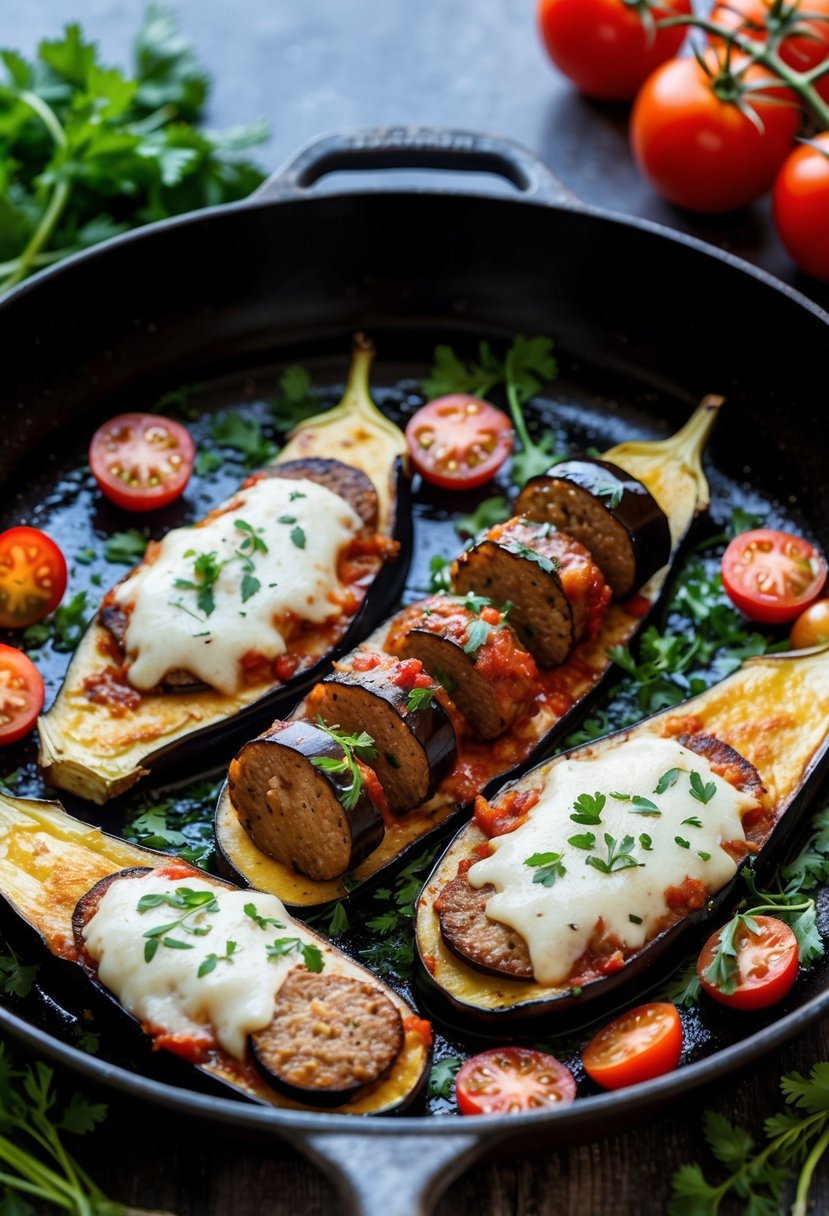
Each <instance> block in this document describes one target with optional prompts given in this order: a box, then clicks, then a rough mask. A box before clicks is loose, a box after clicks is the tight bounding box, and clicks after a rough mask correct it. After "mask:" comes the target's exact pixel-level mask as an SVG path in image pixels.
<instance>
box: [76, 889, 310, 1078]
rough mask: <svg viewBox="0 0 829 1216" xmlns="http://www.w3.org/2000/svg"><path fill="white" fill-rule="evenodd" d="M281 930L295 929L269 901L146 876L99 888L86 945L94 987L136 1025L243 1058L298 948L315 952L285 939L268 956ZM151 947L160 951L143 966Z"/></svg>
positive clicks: (297, 959)
mask: <svg viewBox="0 0 829 1216" xmlns="http://www.w3.org/2000/svg"><path fill="white" fill-rule="evenodd" d="M181 891H184V892H186V895H184V896H183V897H178V895H177V893H178V892H181ZM200 898H201V899H203V900H204V902H203V903H201V904H200V903H199V900H200ZM171 901H172V902H171ZM182 903H183V904H184V907H182V906H181V904H182ZM173 924H175V927H173ZM165 926H170V927H169V928H168V929H166V931H165ZM288 926H290V929H291V932H292V934H295V933H296V932H297V927H296V926H294V925H293V924H291V923H290V918H289V917H288V914H287V913H286V911H285V908H284V906H283V905H282V904H281V903H280V901H279V900H278V899H277V898H276V896H275V895H263V894H261V893H260V892H255V893H251V892H250V891H232V890H225V889H223V888H221V887H217V886H216V885H215V884H213V883H208V882H207V881H205V880H204V879H200V878H197V877H196V878H187V879H186V880H183V879H171V878H167V877H163V876H161V875H158V874H148V875H147V877H146V878H121V879H116V880H115V881H114V882H113V883H112V884H111V885H110V886H109V887H108V888H107V890H106V891H105V893H104V895H103V897H102V898H101V901H100V903H99V905H98V910H97V911H96V913H95V915H94V916H93V917H92V918H91V920H90V921H89V923H88V924H87V926H86V928H85V929H84V940H85V942H86V948H87V950H88V952H89V954H90V955H91V957H92V958H93V959H95V961H96V962H97V963H98V977H99V979H100V980H101V983H103V984H105V985H106V987H107V988H109V990H110V991H111V992H113V993H114V994H115V996H116V997H117V998H118V1000H119V1001H120V1002H121V1004H122V1005H123V1006H124V1007H125V1008H126V1009H128V1010H129V1012H130V1013H132V1014H134V1015H135V1016H136V1017H137V1018H139V1019H140V1021H141V1022H143V1023H144V1024H145V1025H147V1026H148V1027H150V1028H152V1029H153V1030H155V1031H163V1032H164V1033H166V1034H169V1035H180V1036H182V1037H184V1038H186V1037H188V1036H192V1037H194V1038H195V1039H196V1040H197V1041H198V1040H199V1039H200V1038H201V1037H203V1036H204V1035H205V1032H206V1031H207V1032H212V1033H214V1034H215V1037H216V1040H217V1042H218V1043H219V1045H220V1046H221V1047H223V1048H224V1049H225V1050H226V1051H227V1052H229V1053H230V1055H232V1056H234V1057H236V1058H237V1059H240V1060H241V1059H243V1058H244V1055H245V1041H246V1038H247V1036H248V1035H249V1034H252V1033H253V1032H254V1031H256V1030H261V1029H262V1028H263V1027H265V1026H267V1025H268V1024H269V1022H270V1021H271V1018H272V1017H273V1010H274V1002H275V999H276V994H277V992H278V991H279V989H280V988H281V986H282V984H283V983H284V982H285V979H286V978H287V976H288V974H289V972H290V971H291V970H292V969H293V968H294V967H296V966H298V965H299V966H301V965H302V960H303V957H304V950H303V947H304V948H305V950H306V951H311V950H315V949H316V947H315V946H314V943H313V941H312V940H310V939H309V940H308V941H307V942H306V941H305V939H301V938H300V937H298V936H292V937H291V938H290V942H291V948H290V949H284V950H279V949H276V950H275V949H274V947H276V946H278V945H279V944H280V943H281V942H284V941H287V940H288V939H286V938H282V939H279V938H278V940H277V941H276V942H275V941H274V940H273V939H274V937H275V936H277V934H278V932H279V930H280V929H281V930H285V929H286V927H288ZM165 939H167V941H172V942H179V943H180V945H179V946H177V947H176V946H170V945H169V944H166V942H165ZM153 942H158V943H159V948H158V949H156V950H151V951H149V954H150V958H149V959H148V958H147V954H148V951H147V945H148V943H153ZM294 943H295V944H296V946H295V948H294ZM182 946H184V947H186V948H182ZM317 953H318V951H317ZM320 963H321V959H320ZM306 965H307V962H306ZM310 969H312V970H321V965H320V966H312V967H311V968H310Z"/></svg>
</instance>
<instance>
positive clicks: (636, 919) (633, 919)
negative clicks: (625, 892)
mask: <svg viewBox="0 0 829 1216" xmlns="http://www.w3.org/2000/svg"><path fill="white" fill-rule="evenodd" d="M628 920H629V921H630V923H631V924H632V925H641V924H642V917H641V916H637V915H636V913H635V912H628Z"/></svg>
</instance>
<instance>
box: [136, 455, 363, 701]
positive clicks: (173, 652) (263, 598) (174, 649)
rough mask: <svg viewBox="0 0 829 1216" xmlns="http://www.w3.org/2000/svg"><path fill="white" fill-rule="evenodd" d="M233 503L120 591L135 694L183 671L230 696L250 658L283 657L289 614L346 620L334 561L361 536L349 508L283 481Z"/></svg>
mask: <svg viewBox="0 0 829 1216" xmlns="http://www.w3.org/2000/svg"><path fill="white" fill-rule="evenodd" d="M299 494H301V497H299V496H298V495H299ZM231 502H232V506H231V507H230V509H229V510H224V511H221V510H220V513H218V514H216V515H214V516H213V517H212V518H210V519H208V520H206V521H205V522H204V523H203V524H199V525H197V526H196V527H194V528H176V529H175V530H174V531H172V532H169V533H168V534H167V536H166V537H165V538H164V540H163V541H161V543H160V545H159V547H158V549H157V550H156V551H155V553H154V554H153V556H152V557H151V559H150V560H149V561H146V562H145V563H143V564H142V565H141V566H139V567H138V568H137V570H136V571H135V573H134V574H133V575H132V576H131V577H129V578H128V579H126V581H125V582H124V583H122V585H121V586H120V587H119V588H118V589H117V591H116V593H115V600H116V603H117V604H118V605H119V606H121V607H123V608H125V609H127V610H128V612H129V620H128V624H127V630H126V638H125V649H126V653H127V657H128V660H129V663H130V666H129V671H128V678H129V681H130V683H131V684H132V685H133V687H135V688H137V689H139V690H141V691H148V690H149V689H151V688H155V687H156V686H157V685H159V684H160V683H161V682H162V681H163V680H164V678H165V676H167V675H168V673H169V672H171V671H176V670H179V671H187V672H189V673H190V674H191V675H192V676H194V677H196V678H197V679H199V680H202V681H203V682H204V683H205V684H209V685H210V686H211V687H212V688H216V689H218V690H219V691H220V692H222V693H225V694H226V695H232V694H233V693H234V692H235V691H236V690H237V688H238V687H239V684H240V679H241V673H242V668H241V663H242V659H243V656H244V655H245V654H247V653H249V652H255V653H256V654H257V655H262V656H264V657H265V658H266V659H275V658H278V657H279V655H282V654H284V653H285V652H286V650H287V643H286V641H285V637H284V634H283V631H284V622H285V619H286V617H287V616H288V614H290V615H291V616H293V617H296V618H298V619H300V620H303V621H309V622H311V623H313V624H322V623H323V622H325V621H326V620H328V619H329V618H332V617H337V616H339V615H340V613H341V611H342V607H341V605H342V601H343V598H344V595H343V588H342V585H341V583H340V582H339V579H338V577H337V561H338V558H339V555H340V553H341V552H342V550H343V548H344V547H345V546H346V545H347V544H348V543H349V541H350V540H351V539H352V538H353V537H354V535H355V534H356V533H357V532H358V531H359V529H360V527H361V521H360V519H359V517H358V516H357V514H356V513H355V512H354V511H353V509H352V508H351V507H350V506H349V504H348V503H346V502H345V501H344V500H343V499H342V498H340V497H339V496H338V495H336V494H334V493H332V492H331V491H330V490H328V489H326V488H325V487H324V486H321V485H318V484H317V483H316V482H312V481H307V480H301V481H289V480H284V479H281V478H278V477H274V478H264V479H263V480H261V481H258V482H255V483H254V484H253V485H252V486H249V487H247V488H246V489H244V490H241V491H240V492H239V493H238V494H237V495H235V496H234V498H233V499H232V500H231ZM289 507H290V510H289ZM287 517H289V518H290V519H291V521H292V522H291V526H287V525H286V524H285V523H284V522H282V521H283V520H284V519H286V518H287ZM300 533H301V535H302V544H299V543H298V542H297V536H298V535H299V534H300Z"/></svg>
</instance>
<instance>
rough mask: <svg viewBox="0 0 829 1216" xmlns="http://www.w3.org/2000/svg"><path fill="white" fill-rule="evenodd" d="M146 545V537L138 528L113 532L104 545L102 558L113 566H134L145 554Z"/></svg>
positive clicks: (147, 542)
mask: <svg viewBox="0 0 829 1216" xmlns="http://www.w3.org/2000/svg"><path fill="white" fill-rule="evenodd" d="M148 544H149V541H148V540H147V538H146V536H145V535H144V533H143V532H139V530H138V528H128V529H127V530H126V532H113V534H112V536H110V537H108V539H107V540H106V542H105V544H104V557H105V558H106V559H107V561H108V562H112V563H113V564H114V565H120V566H134V565H135V564H136V562H140V561H141V558H142V557H143V556H144V554H145V553H146V552H147V545H148Z"/></svg>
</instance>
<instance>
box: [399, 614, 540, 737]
mask: <svg viewBox="0 0 829 1216" xmlns="http://www.w3.org/2000/svg"><path fill="white" fill-rule="evenodd" d="M386 646H387V648H388V649H389V650H390V651H391V652H392V653H393V654H397V655H400V656H401V657H403V658H416V659H419V660H420V661H421V663H422V664H423V666H424V667H425V668H426V670H427V671H428V672H429V673H430V674H431V675H432V676H433V677H434V678H435V679H436V680H437V681H438V682H439V683H440V684H442V685H443V687H444V688H445V689H446V691H447V693H448V694H449V696H450V697H451V699H452V700H453V701H454V703H455V705H457V707H458V709H459V710H460V712H461V713H462V714H463V716H464V719H465V721H466V722H467V724H468V726H469V727H470V729H471V731H472V733H473V734H474V735H476V736H477V737H478V738H479V739H486V740H489V739H496V738H497V737H498V736H499V735H501V734H503V732H504V731H505V730H506V729H507V727H509V726H511V725H512V723H513V722H514V721H515V720H516V719H517V718H518V717H520V716H521V714H523V713H526V712H527V708H528V706H529V704H530V703H531V702H532V700H533V698H534V697H535V696H536V694H537V692H538V667H537V666H536V663H535V659H534V658H533V657H532V655H531V654H530V653H529V651H527V650H525V649H524V647H523V646H522V645H521V644H520V642H519V641H518V639H517V638H516V636H515V634H514V633H513V631H512V629H511V628H510V627H509V624H508V622H507V618H506V617H505V616H504V614H503V613H501V612H499V611H498V610H497V609H495V608H492V607H490V606H487V605H482V604H481V603H480V601H477V602H476V601H475V600H474V598H473V599H472V600H469V601H467V600H464V599H463V598H462V597H460V598H459V597H456V596H450V595H433V596H431V597H430V598H429V599H427V600H422V601H419V602H418V603H416V604H412V605H410V607H409V608H407V609H406V610H405V611H404V612H403V613H402V614H401V615H400V616H399V617H397V618H396V619H395V621H394V622H393V624H392V627H391V629H390V631H389V635H388V638H387V641H386Z"/></svg>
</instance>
